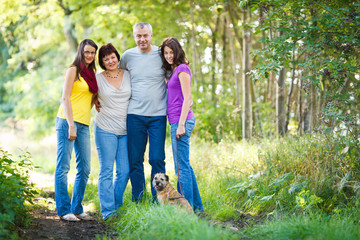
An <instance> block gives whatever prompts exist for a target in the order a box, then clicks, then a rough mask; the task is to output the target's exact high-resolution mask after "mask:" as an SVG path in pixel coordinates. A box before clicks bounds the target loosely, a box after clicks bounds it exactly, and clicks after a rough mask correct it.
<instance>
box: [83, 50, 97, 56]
mask: <svg viewBox="0 0 360 240" xmlns="http://www.w3.org/2000/svg"><path fill="white" fill-rule="evenodd" d="M84 54H85V55H86V56H90V55H93V56H95V55H96V52H89V51H85V52H84Z"/></svg>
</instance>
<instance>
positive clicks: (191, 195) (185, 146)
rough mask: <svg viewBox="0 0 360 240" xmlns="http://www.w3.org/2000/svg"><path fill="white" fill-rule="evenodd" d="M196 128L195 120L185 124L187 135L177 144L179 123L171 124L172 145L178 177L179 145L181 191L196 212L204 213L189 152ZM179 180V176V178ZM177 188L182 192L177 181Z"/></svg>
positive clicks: (192, 119)
mask: <svg viewBox="0 0 360 240" xmlns="http://www.w3.org/2000/svg"><path fill="white" fill-rule="evenodd" d="M194 127H195V118H191V119H189V120H187V121H186V122H185V135H184V136H182V137H181V138H180V140H178V143H176V141H177V140H176V130H177V128H178V123H173V124H171V145H172V150H173V156H174V165H175V173H176V176H178V170H177V168H178V166H177V145H178V147H179V149H178V155H179V174H180V184H181V190H182V192H183V194H184V197H185V198H186V199H187V200H188V201H189V203H190V205H191V206H192V207H193V209H194V211H203V210H204V207H203V204H202V201H201V197H200V193H199V188H198V185H197V182H196V177H195V174H194V170H193V169H192V167H191V165H190V158H189V151H190V136H191V132H192V130H193V129H194ZM178 178H179V176H178ZM177 188H178V191H179V192H180V193H181V191H180V186H179V181H177Z"/></svg>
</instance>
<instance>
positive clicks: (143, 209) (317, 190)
mask: <svg viewBox="0 0 360 240" xmlns="http://www.w3.org/2000/svg"><path fill="white" fill-rule="evenodd" d="M5 133H6V132H5ZM91 135H92V138H91V144H92V146H91V153H92V157H91V174H90V179H89V182H88V185H87V188H86V191H85V196H84V201H83V203H84V207H85V211H91V212H94V211H95V212H97V214H98V217H99V218H101V214H100V203H99V199H98V174H99V164H98V158H97V152H96V147H95V144H94V139H93V134H91ZM8 136H9V135H8ZM11 136H12V138H11V141H6V144H7V147H9V146H12V150H11V149H9V151H18V150H17V149H24V146H25V147H26V150H27V151H29V152H31V153H32V156H33V159H34V162H35V165H38V166H40V168H38V169H37V171H38V172H37V173H36V174H38V175H39V176H40V177H39V178H40V182H42V183H44V182H45V181H50V183H48V185H47V187H46V189H47V190H50V191H51V190H52V191H53V175H54V170H55V162H56V141H53V139H54V137H53V136H52V137H48V138H47V139H46V140H43V141H37V142H33V141H32V140H30V139H28V138H26V137H24V136H21V135H20V133H18V134H15V135H11ZM2 141H3V139H2ZM0 143H1V142H0ZM19 146H21V148H19ZM165 151H166V170H167V174H168V175H169V177H170V182H171V183H172V184H173V185H174V186H175V185H176V181H177V178H176V175H175V172H174V161H173V157H172V149H171V143H170V139H169V138H167V141H166V149H165ZM336 154H337V153H336V152H334V151H333V150H331V149H330V150H327V149H326V147H324V144H323V143H322V142H321V141H319V139H317V138H316V137H314V136H313V137H303V138H298V139H297V138H284V139H275V140H274V139H272V140H267V139H262V140H261V141H260V140H253V141H250V142H227V141H221V142H220V143H219V144H215V143H210V142H206V141H204V140H201V139H200V138H198V137H196V136H194V137H192V139H191V147H190V161H191V165H192V166H193V169H194V172H195V175H196V177H197V182H198V185H199V189H200V195H201V197H202V200H203V204H204V208H205V216H206V220H205V219H199V218H198V217H196V216H195V215H187V214H183V213H178V209H176V208H172V207H166V208H162V207H160V206H158V205H154V204H152V203H151V202H150V201H145V202H144V203H141V204H135V203H133V202H132V201H131V184H130V181H129V183H128V187H127V188H126V191H125V194H124V205H123V207H122V208H121V209H120V210H119V212H118V216H117V217H115V218H114V219H113V221H112V223H111V224H113V225H114V226H115V227H116V228H117V231H118V232H119V233H120V236H121V237H122V239H140V238H141V239H147V238H148V239H152V238H154V237H155V236H156V237H157V238H160V239H232V238H233V236H236V237H234V238H235V239H239V238H245V239H298V238H297V236H301V237H300V239H336V237H338V236H341V234H344V236H345V237H344V239H358V238H357V237H358V235H357V233H356V231H358V230H359V229H358V224H357V222H358V221H359V220H360V219H359V217H357V216H359V213H360V210H358V209H360V208H359V206H360V202H359V201H351V202H347V198H348V199H349V200H351V199H350V197H353V198H354V199H355V198H356V196H354V195H348V197H347V198H346V194H344V193H339V194H337V193H336V191H334V187H337V185H336V184H334V182H336V181H340V180H341V179H339V177H337V176H336V175H334V174H333V175H331V176H329V175H328V173H329V171H333V173H336V174H338V175H339V176H341V175H344V174H345V173H344V172H343V170H342V166H341V163H342V161H344V160H343V159H340V157H341V156H338V155H336ZM329 159H330V161H329ZM335 163H336V164H335ZM144 166H145V176H146V184H147V185H146V187H147V192H148V193H149V194H150V170H151V167H150V165H149V163H148V150H147V151H146V154H145V161H144ZM39 173H40V174H39ZM75 174H76V168H75V158H74V157H73V159H72V162H71V171H70V173H69V191H70V194H71V192H72V187H73V182H74V177H75ZM44 180H45V181H44ZM335 180H336V181H335ZM302 183H304V184H303V185H301V184H302ZM349 183H350V182H349ZM354 183H355V182H352V184H354ZM354 186H355V185H354ZM290 188H292V189H293V190H292V192H291V191H290ZM347 191H348V192H347V194H349V193H350V192H349V190H347ZM354 191H356V188H354ZM335 205H336V206H335ZM318 214H320V215H319V216H318ZM178 215H179V216H180V217H177V216H178ZM246 216H248V217H246ZM218 221H222V222H223V223H224V225H232V224H235V223H236V222H242V223H243V226H246V227H247V228H246V229H240V230H239V231H238V232H231V231H228V230H224V229H227V228H226V227H225V228H221V229H220V228H218V227H215V226H214V224H213V222H218ZM152 222H156V224H155V225H154V224H151V223H152ZM346 224H347V225H346ZM336 225H339V226H341V228H342V229H343V230H341V229H339V228H338V229H335V226H336ZM345 225H346V226H345ZM235 226H236V224H235ZM184 227H186V228H188V229H189V231H188V232H184V231H183V229H182V228H184ZM180 228H181V229H180ZM159 236H160V237H159ZM211 236H216V238H215V237H214V238H213V237H211Z"/></svg>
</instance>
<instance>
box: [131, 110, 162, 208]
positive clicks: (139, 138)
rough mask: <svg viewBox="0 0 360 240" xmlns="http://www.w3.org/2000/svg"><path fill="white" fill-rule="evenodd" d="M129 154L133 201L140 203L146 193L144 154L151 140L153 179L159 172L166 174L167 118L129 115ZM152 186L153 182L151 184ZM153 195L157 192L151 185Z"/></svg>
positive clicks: (150, 159) (150, 151)
mask: <svg viewBox="0 0 360 240" xmlns="http://www.w3.org/2000/svg"><path fill="white" fill-rule="evenodd" d="M127 131H128V132H127V133H128V152H129V163H130V181H131V186H132V200H133V201H139V200H140V199H141V198H142V196H143V193H144V192H145V191H146V187H145V174H144V154H145V149H146V144H147V140H148V138H149V164H150V165H151V179H152V177H153V176H154V175H155V174H156V173H159V172H162V173H165V149H164V147H165V136H166V116H155V117H148V116H140V115H135V114H128V115H127ZM150 185H151V182H150ZM151 193H152V195H153V197H155V196H156V190H155V189H154V187H153V186H152V185H151Z"/></svg>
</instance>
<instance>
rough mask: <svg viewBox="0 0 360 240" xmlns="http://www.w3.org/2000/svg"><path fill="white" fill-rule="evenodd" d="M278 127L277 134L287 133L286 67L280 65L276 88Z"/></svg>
mask: <svg viewBox="0 0 360 240" xmlns="http://www.w3.org/2000/svg"><path fill="white" fill-rule="evenodd" d="M276 121H277V123H276V128H277V134H279V135H280V136H282V137H283V136H284V135H285V68H284V67H283V66H282V67H280V71H279V79H278V84H277V88H276Z"/></svg>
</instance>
